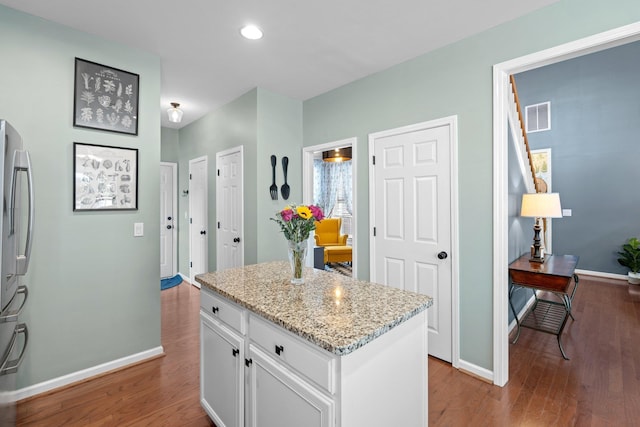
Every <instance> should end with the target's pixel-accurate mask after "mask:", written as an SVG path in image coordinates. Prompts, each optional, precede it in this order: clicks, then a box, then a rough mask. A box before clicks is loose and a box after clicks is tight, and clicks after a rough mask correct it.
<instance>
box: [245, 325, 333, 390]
mask: <svg viewBox="0 0 640 427" xmlns="http://www.w3.org/2000/svg"><path fill="white" fill-rule="evenodd" d="M249 338H250V339H251V340H252V341H253V342H255V343H256V344H258V345H259V346H261V347H262V348H263V349H265V350H266V351H267V353H268V354H270V355H271V356H273V358H274V359H276V360H278V361H281V362H283V363H284V364H285V365H288V366H290V367H292V368H293V369H295V370H296V371H298V372H299V373H301V374H302V375H304V376H306V377H307V378H309V379H310V380H312V381H313V382H315V383H316V384H318V385H319V386H321V387H322V388H324V389H325V390H327V391H329V392H330V393H334V392H335V358H334V357H333V356H332V355H330V354H328V353H323V352H322V351H321V350H319V349H315V348H314V347H313V344H311V343H306V342H304V341H302V339H300V338H298V337H295V336H294V335H292V334H290V333H289V332H287V331H285V330H284V329H282V328H280V327H279V326H276V325H274V324H272V323H270V322H267V321H266V320H264V319H262V318H260V317H258V316H255V315H253V314H251V315H250V316H249Z"/></svg>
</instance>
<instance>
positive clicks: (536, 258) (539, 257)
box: [529, 245, 546, 263]
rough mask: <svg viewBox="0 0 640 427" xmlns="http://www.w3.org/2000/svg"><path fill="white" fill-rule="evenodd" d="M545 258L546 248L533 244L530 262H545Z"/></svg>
mask: <svg viewBox="0 0 640 427" xmlns="http://www.w3.org/2000/svg"><path fill="white" fill-rule="evenodd" d="M536 249H537V250H536ZM545 259H546V258H545V256H544V248H543V247H538V248H536V247H535V245H531V257H530V258H529V262H539V263H543V262H544V261H545Z"/></svg>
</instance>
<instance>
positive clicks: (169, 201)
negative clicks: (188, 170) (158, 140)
mask: <svg viewBox="0 0 640 427" xmlns="http://www.w3.org/2000/svg"><path fill="white" fill-rule="evenodd" d="M177 187H178V165H177V164H176V163H168V162H160V278H161V279H163V278H165V277H172V276H173V275H175V274H176V270H177V268H178V233H177V228H176V226H175V224H177V223H178V221H177V218H176V215H177V212H178V208H177V200H178V199H177V197H178V190H177Z"/></svg>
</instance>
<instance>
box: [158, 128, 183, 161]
mask: <svg viewBox="0 0 640 427" xmlns="http://www.w3.org/2000/svg"><path fill="white" fill-rule="evenodd" d="M178 142H179V137H178V130H177V129H171V128H162V129H161V130H160V160H162V161H163V162H171V163H178V161H179V160H180V145H179V144H178Z"/></svg>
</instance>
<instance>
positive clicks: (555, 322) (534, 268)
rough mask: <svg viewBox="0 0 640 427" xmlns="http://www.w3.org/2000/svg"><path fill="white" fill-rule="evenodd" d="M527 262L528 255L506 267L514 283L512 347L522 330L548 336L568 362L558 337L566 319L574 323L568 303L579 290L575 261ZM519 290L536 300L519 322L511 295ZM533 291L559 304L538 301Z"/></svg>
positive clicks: (558, 258)
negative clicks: (548, 295) (550, 296)
mask: <svg viewBox="0 0 640 427" xmlns="http://www.w3.org/2000/svg"><path fill="white" fill-rule="evenodd" d="M529 258H530V254H525V255H522V256H521V257H520V258H518V259H517V260H515V261H514V262H512V263H511V264H510V265H509V276H510V277H511V281H512V282H513V286H512V287H511V289H510V290H509V306H510V307H511V311H512V312H513V316H514V317H515V319H516V324H517V326H518V331H517V333H516V337H515V339H514V340H513V344H515V343H516V342H517V341H518V338H519V337H520V327H521V326H524V327H527V328H530V329H535V330H537V331H542V332H547V333H550V334H553V335H555V336H556V337H557V339H558V347H560V352H561V353H562V357H564V358H565V359H566V360H569V358H568V357H567V355H566V354H565V352H564V349H563V348H562V342H561V341H560V335H562V330H563V329H564V326H565V324H566V323H567V319H568V317H569V316H570V317H571V319H573V315H572V314H571V303H572V302H573V296H574V295H575V293H576V289H577V288H578V275H577V274H575V270H576V265H577V264H578V257H577V256H574V255H547V257H546V258H545V260H544V262H543V263H539V262H530V261H529ZM572 285H573V286H572ZM522 288H528V289H533V290H534V296H535V299H536V300H535V303H534V304H533V307H532V308H531V309H530V310H529V311H528V312H527V314H525V315H524V316H523V318H522V319H518V314H517V313H516V310H515V308H514V307H513V302H512V301H511V300H512V296H513V293H514V292H515V291H516V290H518V289H522ZM535 291H546V292H551V293H553V294H555V295H556V296H557V297H558V298H559V301H552V300H548V299H542V298H539V297H538V295H537V292H535Z"/></svg>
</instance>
